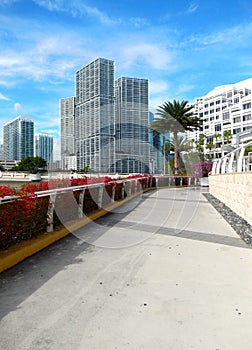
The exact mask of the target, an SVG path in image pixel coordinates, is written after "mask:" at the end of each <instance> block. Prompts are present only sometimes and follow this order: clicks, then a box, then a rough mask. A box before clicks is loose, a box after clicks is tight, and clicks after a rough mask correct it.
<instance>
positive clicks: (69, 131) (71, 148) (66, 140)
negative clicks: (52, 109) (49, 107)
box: [60, 97, 76, 169]
mask: <svg viewBox="0 0 252 350" xmlns="http://www.w3.org/2000/svg"><path fill="white" fill-rule="evenodd" d="M74 115H75V97H67V98H62V99H61V100H60V129H61V139H60V142H61V144H60V146H61V160H62V168H63V169H69V168H68V166H69V164H68V163H69V162H68V159H69V157H71V159H73V158H76V154H75V133H74V121H75V120H74ZM75 161H76V160H75Z"/></svg>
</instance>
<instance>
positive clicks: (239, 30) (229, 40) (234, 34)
mask: <svg viewBox="0 0 252 350" xmlns="http://www.w3.org/2000/svg"><path fill="white" fill-rule="evenodd" d="M251 36H252V23H249V24H247V25H244V24H241V25H238V26H234V27H230V28H226V29H224V30H222V31H216V32H213V33H210V34H206V33H205V34H201V35H194V36H191V37H190V38H188V39H187V43H186V45H188V44H191V43H195V44H198V45H200V46H202V45H203V46H209V45H216V44H221V45H224V46H228V47H233V46H241V45H242V44H243V43H245V44H246V45H247V43H248V38H251Z"/></svg>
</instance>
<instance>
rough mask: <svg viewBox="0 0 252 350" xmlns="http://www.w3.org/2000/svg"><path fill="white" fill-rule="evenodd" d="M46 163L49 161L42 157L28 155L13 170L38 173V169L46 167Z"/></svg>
mask: <svg viewBox="0 0 252 350" xmlns="http://www.w3.org/2000/svg"><path fill="white" fill-rule="evenodd" d="M46 165H47V163H46V161H45V160H44V159H43V158H42V157H26V158H23V159H22V160H21V161H20V163H19V164H18V165H17V166H15V167H13V168H12V170H17V171H29V172H31V173H37V172H38V169H41V168H42V169H44V168H45V167H46Z"/></svg>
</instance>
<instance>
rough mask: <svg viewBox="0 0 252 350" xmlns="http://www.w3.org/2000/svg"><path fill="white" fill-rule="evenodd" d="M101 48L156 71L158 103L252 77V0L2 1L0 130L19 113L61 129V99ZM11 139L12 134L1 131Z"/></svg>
mask: <svg viewBox="0 0 252 350" xmlns="http://www.w3.org/2000/svg"><path fill="white" fill-rule="evenodd" d="M97 57H104V58H109V59H112V60H114V61H115V68H116V78H117V77H119V76H131V77H139V78H148V79H149V82H150V107H151V108H152V109H155V108H156V107H157V106H158V105H160V104H162V103H163V102H164V101H168V100H173V99H179V100H189V101H193V99H194V98H195V97H200V96H202V95H205V94H206V93H207V92H209V91H210V90H212V89H213V88H214V87H216V86H218V85H222V84H229V83H235V82H237V81H240V80H244V79H247V78H250V77H252V2H251V0H236V1H232V0H228V1H226V0H221V1H220V0H211V1H207V0H195V1H194V0H192V1H190V0H180V1H177V0H176V1H173V0H156V1H153V0H108V1H104V0H96V1H94V0H71V1H70V0H0V130H1V134H2V126H3V124H4V123H5V122H7V121H9V120H11V119H13V118H14V117H16V116H18V115H24V116H28V117H32V118H33V119H34V121H35V131H36V132H48V133H50V134H52V135H54V136H55V138H59V99H60V98H64V97H68V96H72V95H74V94H75V72H76V71H77V70H78V69H80V68H82V67H83V66H85V65H86V64H87V63H89V62H90V61H92V60H94V59H96V58H97ZM0 138H2V135H1V137H0Z"/></svg>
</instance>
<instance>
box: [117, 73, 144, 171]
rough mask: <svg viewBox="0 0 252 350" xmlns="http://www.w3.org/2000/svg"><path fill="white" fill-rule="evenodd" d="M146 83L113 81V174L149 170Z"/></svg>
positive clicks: (132, 80) (133, 79)
mask: <svg viewBox="0 0 252 350" xmlns="http://www.w3.org/2000/svg"><path fill="white" fill-rule="evenodd" d="M148 97H149V96H148V80H147V79H139V78H128V77H121V78H119V79H117V80H116V81H115V121H116V171H117V172H119V173H145V172H149V171H150V144H149V128H148V125H149V106H148V101H149V98H148Z"/></svg>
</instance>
